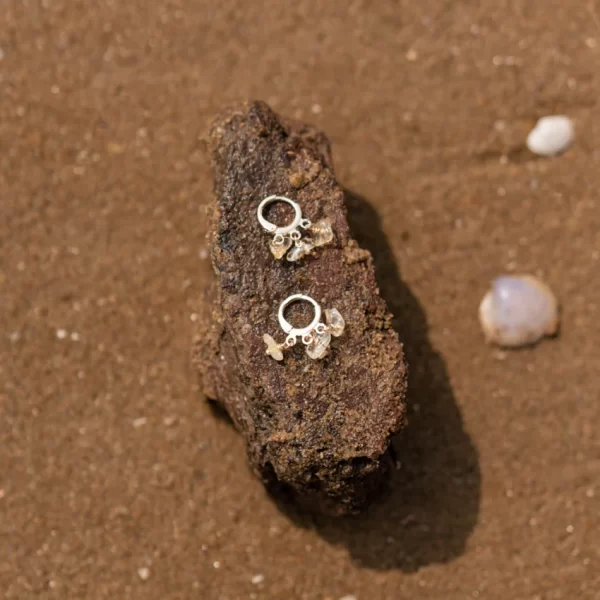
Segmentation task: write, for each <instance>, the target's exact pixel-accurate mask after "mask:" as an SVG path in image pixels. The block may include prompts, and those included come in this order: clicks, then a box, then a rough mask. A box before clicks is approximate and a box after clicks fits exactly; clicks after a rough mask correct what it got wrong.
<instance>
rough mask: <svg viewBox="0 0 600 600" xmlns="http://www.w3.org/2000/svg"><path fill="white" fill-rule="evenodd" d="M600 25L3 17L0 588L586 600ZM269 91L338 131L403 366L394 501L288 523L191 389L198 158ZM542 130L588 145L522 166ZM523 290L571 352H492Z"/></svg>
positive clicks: (490, 15)
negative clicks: (500, 312) (553, 304)
mask: <svg viewBox="0 0 600 600" xmlns="http://www.w3.org/2000/svg"><path fill="white" fill-rule="evenodd" d="M599 15H600V5H599V4H598V2H594V1H584V0H576V1H573V2H569V3H566V2H563V1H560V0H548V1H546V2H543V3H542V2H537V3H532V2H517V1H515V2H493V1H491V0H483V1H482V2H446V1H443V2H442V1H433V0H424V1H421V2H408V1H405V2H400V3H393V4H392V3H366V2H352V3H349V2H328V3H319V2H308V1H301V2H295V3H277V2H266V3H264V4H263V3H258V2H256V3H253V2H221V3H212V2H191V1H183V0H169V1H167V0H165V1H163V2H158V1H154V0H131V1H130V2H114V1H109V0H106V1H103V2H86V1H83V0H79V1H76V0H28V1H17V0H4V2H3V4H2V10H1V13H0V48H1V49H2V51H1V52H0V148H1V152H0V203H1V204H0V207H1V208H0V217H1V218H0V248H1V254H0V465H1V467H0V597H2V598H7V599H19V600H21V599H29V598H61V599H63V598H92V599H95V598H111V599H115V598H119V599H121V598H136V599H137V598H143V599H154V598H157V599H187V598H194V599H195V598H199V599H209V600H212V599H215V600H236V599H247V598H250V599H257V600H263V599H269V600H270V599H278V600H279V599H282V600H287V599H291V600H295V599H302V600H325V599H329V600H339V599H340V598H342V597H344V596H353V597H355V598H356V599H357V600H380V599H382V600H383V599H385V600H388V599H392V600H393V599H402V598H419V599H425V600H431V599H440V600H454V599H455V598H456V599H464V598H492V599H495V598H502V599H503V600H506V599H509V600H514V599H521V598H523V599H525V598H527V599H532V600H533V599H534V598H537V599H539V600H546V599H555V598H565V599H567V600H575V599H580V598H582V599H587V598H599V597H600V575H599V573H600V568H599V567H600V501H599V499H600V486H599V484H598V481H599V475H600V445H599V441H598V440H599V438H598V433H597V423H598V419H599V416H600V404H599V402H598V401H599V392H598V388H599V382H600V381H599V379H600V378H599V375H598V345H599V341H600V319H599V318H598V314H599V301H598V298H599V296H600V277H599V276H598V271H599V268H600V234H599V231H600V210H599V206H598V202H599V200H598V189H599V188H600V169H599V168H598V166H599V161H600V150H599V149H598V148H596V146H597V141H598V139H600V138H599V133H600V126H599V124H600V115H599V111H598V97H599V95H600V84H599V79H598V72H599V68H598V67H599V66H600V21H599ZM244 98H260V99H263V100H265V101H267V102H268V103H269V104H270V105H271V106H272V107H273V108H274V109H275V110H276V111H278V112H280V113H282V114H284V115H286V116H289V117H295V118H299V119H304V120H308V121H310V122H312V123H314V124H315V125H317V126H318V127H319V128H321V129H323V130H324V131H326V132H327V133H328V135H329V136H330V138H331V140H332V144H333V152H334V158H335V162H336V169H337V174H338V176H339V179H340V181H341V182H342V183H343V185H344V186H345V187H346V188H348V189H349V190H351V191H352V192H353V194H354V195H353V197H352V198H351V199H350V201H349V206H350V209H351V219H352V220H353V221H354V223H355V228H356V229H357V230H358V234H357V236H358V237H359V238H360V239H361V242H362V243H363V245H365V246H366V247H368V248H369V249H371V251H372V252H373V253H374V255H375V258H376V265H377V271H378V276H379V280H380V286H381V289H382V293H383V294H384V296H385V297H386V299H387V300H388V303H389V305H390V308H391V309H392V311H393V312H394V314H395V316H396V325H397V327H398V330H399V332H400V336H401V338H402V341H403V342H404V344H405V347H406V352H407V355H408V359H409V362H410V366H411V381H410V398H409V400H410V403H411V409H410V425H409V428H408V430H407V431H406V434H405V435H404V437H403V438H401V439H399V440H397V443H396V450H397V452H398V458H399V465H398V466H399V469H398V471H397V474H396V478H395V480H394V481H395V483H394V486H393V489H392V490H391V492H390V494H389V496H388V497H387V498H386V499H385V500H383V501H382V502H381V503H380V504H379V505H377V506H376V507H374V508H373V510H371V511H370V512H369V513H368V514H367V515H365V516H364V517H361V518H358V519H354V520H347V521H342V522H337V521H332V520H327V519H323V518H310V517H308V516H306V515H299V514H294V513H293V511H281V510H280V509H279V508H278V507H277V505H276V504H275V503H274V502H273V501H272V500H271V499H270V498H269V496H268V495H267V493H266V492H265V491H264V489H263V488H262V486H261V484H260V483H259V482H258V481H257V480H256V479H255V478H254V476H253V475H252V474H251V473H250V472H249V470H248V468H247V465H246V462H245V456H244V446H243V442H242V440H241V439H240V438H239V436H238V435H237V434H236V432H235V431H234V430H233V429H232V428H231V426H230V425H229V424H228V423H227V422H226V421H225V420H224V419H221V418H219V417H218V416H216V415H215V414H214V413H213V411H211V410H210V408H209V407H208V406H207V404H206V403H205V402H204V399H203V398H202V397H201V395H200V392H199V385H198V381H197V379H196V375H195V373H194V372H193V370H192V368H191V366H190V345H191V338H192V326H193V321H194V319H195V318H196V316H195V315H196V312H195V311H196V310H197V309H196V301H197V299H198V297H199V296H200V294H201V291H202V289H203V288H204V285H205V283H206V281H207V279H208V277H210V274H211V269H210V265H209V264H208V260H207V252H206V242H205V239H204V234H205V232H206V216H205V207H206V205H207V204H208V203H209V202H210V201H211V187H212V183H211V177H210V172H209V170H208V164H207V160H206V157H205V155H204V152H203V147H202V143H201V136H202V134H203V133H204V131H205V130H206V126H207V123H208V121H209V120H210V119H211V118H212V116H213V115H214V114H215V113H216V112H217V111H218V110H220V109H221V108H222V107H223V106H224V105H225V104H227V103H229V102H231V101H234V100H238V99H244ZM545 114H566V115H568V116H569V117H571V118H572V119H573V120H574V122H575V126H576V140H575V142H574V144H573V146H572V147H571V148H570V149H569V150H568V151H567V152H566V153H565V154H564V155H562V156H560V157H556V158H552V159H542V158H538V157H535V156H533V155H531V154H530V153H529V152H528V151H527V150H526V149H525V146H524V143H525V139H526V136H527V133H528V132H529V131H530V129H531V128H532V127H533V125H534V124H535V122H536V121H537V119H538V118H539V117H541V116H544V115H545ZM504 272H525V273H532V274H536V275H538V276H541V277H542V278H543V279H544V280H545V281H547V283H548V284H549V285H550V286H551V287H552V289H553V290H554V291H555V292H556V294H557V296H558V297H559V299H560V301H561V304H562V307H563V311H562V326H561V331H560V335H559V337H558V338H556V339H554V340H547V341H544V342H543V343H542V344H540V345H539V346H537V347H535V348H531V349H526V350H522V351H516V352H504V351H500V350H498V349H494V348H492V347H489V346H487V345H486V344H485V343H484V341H483V336H482V333H481V331H480V328H479V324H478V322H477V306H478V304H479V301H480V300H481V298H482V296H483V294H484V293H485V291H486V289H487V286H488V283H489V281H490V280H491V279H492V278H493V277H495V276H496V275H498V274H500V273H504Z"/></svg>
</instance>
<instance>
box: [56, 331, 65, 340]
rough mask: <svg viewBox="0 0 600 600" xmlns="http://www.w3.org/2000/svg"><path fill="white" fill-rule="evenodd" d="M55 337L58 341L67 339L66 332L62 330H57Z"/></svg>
mask: <svg viewBox="0 0 600 600" xmlns="http://www.w3.org/2000/svg"><path fill="white" fill-rule="evenodd" d="M56 337H57V338H58V339H59V340H64V339H65V338H66V337H67V332H66V330H64V329H57V330H56Z"/></svg>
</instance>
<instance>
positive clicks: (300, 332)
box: [277, 294, 321, 337]
mask: <svg viewBox="0 0 600 600" xmlns="http://www.w3.org/2000/svg"><path fill="white" fill-rule="evenodd" d="M294 302H309V303H310V304H312V305H313V308H314V310H315V316H314V317H313V320H312V321H311V322H310V325H307V326H306V327H294V326H293V325H292V324H291V323H289V322H288V321H287V320H286V318H285V317H284V316H283V312H284V311H285V309H286V308H287V307H288V306H289V305H290V304H293V303H294ZM277 319H278V320H279V325H281V329H283V331H284V332H285V333H287V334H288V337H303V336H304V335H306V334H308V333H310V332H311V331H312V330H313V329H314V328H315V327H316V326H317V325H318V324H319V321H320V320H321V307H320V305H319V303H318V302H316V301H315V300H313V299H312V298H311V297H310V296H305V295H304V294H294V295H292V296H288V297H287V298H286V299H285V300H284V301H283V302H282V303H281V304H280V305H279V312H278V313H277Z"/></svg>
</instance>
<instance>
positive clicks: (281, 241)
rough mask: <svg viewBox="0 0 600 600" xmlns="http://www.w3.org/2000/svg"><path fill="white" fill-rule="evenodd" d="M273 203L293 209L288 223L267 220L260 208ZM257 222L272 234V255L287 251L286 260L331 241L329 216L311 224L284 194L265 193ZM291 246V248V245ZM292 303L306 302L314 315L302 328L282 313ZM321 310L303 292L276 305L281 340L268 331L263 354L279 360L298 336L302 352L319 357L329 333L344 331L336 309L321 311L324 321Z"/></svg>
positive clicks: (325, 350) (283, 254) (298, 256)
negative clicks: (277, 339) (322, 318)
mask: <svg viewBox="0 0 600 600" xmlns="http://www.w3.org/2000/svg"><path fill="white" fill-rule="evenodd" d="M274 202H284V203H286V204H289V205H290V206H291V207H292V208H293V209H294V218H293V220H292V222H291V223H289V224H288V225H283V226H278V225H275V224H274V223H271V222H269V221H267V219H266V218H265V216H264V211H265V209H266V207H267V206H269V205H270V204H272V203H274ZM257 215H258V222H259V223H260V224H261V226H262V228H263V229H264V230H265V231H266V232H267V233H271V234H273V239H272V240H271V242H270V244H269V248H270V250H271V253H272V254H273V256H274V257H275V258H276V259H277V260H280V259H281V258H283V257H284V256H285V255H286V253H287V252H288V250H290V248H291V250H290V252H289V253H288V254H287V257H286V258H287V260H288V261H290V262H296V261H298V260H300V259H301V258H303V257H304V256H307V255H309V254H310V253H311V252H312V251H313V250H314V249H315V248H317V247H319V246H324V245H326V244H329V243H330V242H332V241H333V230H332V228H331V221H330V220H329V219H321V220H320V221H317V222H316V223H314V224H313V223H312V222H311V221H310V220H309V219H306V218H304V217H303V216H302V209H301V208H300V205H299V204H298V203H297V202H294V201H293V200H290V199H289V198H286V197H285V196H268V197H267V198H265V199H264V200H263V201H262V202H261V203H260V204H259V206H258V211H257ZM301 230H304V231H309V232H310V233H311V234H312V237H304V238H303V236H302V232H301ZM292 246H293V248H292ZM295 302H308V303H309V304H311V305H312V307H313V311H314V315H313V318H312V321H311V322H310V323H309V325H307V326H306V327H294V326H293V325H292V324H291V323H289V321H287V319H286V318H285V316H284V312H285V309H286V308H287V307H288V306H289V305H290V304H293V303H295ZM322 314H323V311H322V309H321V306H320V305H319V303H318V302H317V301H316V300H314V299H313V298H311V297H310V296H306V295H304V294H293V295H291V296H288V297H287V298H286V299H285V300H284V301H283V302H282V303H281V304H280V305H279V312H278V314H277V319H278V321H279V325H280V326H281V329H282V330H283V332H284V333H285V334H286V338H285V342H283V343H281V344H278V343H277V342H276V341H275V340H274V339H273V338H272V337H271V336H270V335H269V334H268V333H265V335H264V336H263V340H264V342H265V344H266V346H267V354H268V355H269V356H271V357H272V358H274V359H275V360H277V361H280V360H283V351H284V350H287V349H288V348H291V347H292V346H295V345H296V343H297V341H298V339H300V340H301V341H302V343H303V344H304V345H305V346H306V354H307V355H308V356H309V357H310V358H313V359H315V360H318V359H320V358H323V357H324V356H325V355H326V354H327V351H328V349H329V344H330V343H331V336H334V337H338V336H340V335H342V333H343V332H344V328H345V327H346V323H345V321H344V318H343V317H342V315H341V314H340V312H339V310H337V308H331V309H326V310H325V321H326V323H323V322H322V320H321V316H322Z"/></svg>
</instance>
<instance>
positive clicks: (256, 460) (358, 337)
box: [193, 102, 407, 515]
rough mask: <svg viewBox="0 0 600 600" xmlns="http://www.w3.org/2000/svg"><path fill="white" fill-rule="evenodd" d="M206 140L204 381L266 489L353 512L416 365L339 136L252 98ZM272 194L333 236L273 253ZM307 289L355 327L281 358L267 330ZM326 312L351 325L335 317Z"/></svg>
mask: <svg viewBox="0 0 600 600" xmlns="http://www.w3.org/2000/svg"><path fill="white" fill-rule="evenodd" d="M207 146H208V150H209V152H210V156H211V163H212V169H213V174H214V181H215V201H214V205H213V207H212V209H211V211H210V213H211V224H210V231H209V242H210V247H211V257H212V263H213V267H214V272H215V279H214V282H213V284H212V287H211V288H209V289H208V290H207V291H206V294H205V298H204V302H203V304H202V306H201V309H200V310H199V311H198V313H199V314H198V319H197V321H196V325H197V331H196V335H195V341H194V353H193V355H194V364H195V365H196V366H197V369H198V371H199V373H200V375H201V378H202V385H203V390H204V393H205V395H206V396H207V397H208V398H209V399H211V400H214V401H216V402H218V403H220V404H221V405H222V406H223V407H224V408H225V410H226V411H227V412H228V414H229V415H230V416H231V419H232V420H233V423H234V424H235V426H236V428H237V429H238V430H239V431H240V433H241V434H242V435H243V436H244V438H245V441H246V445H247V453H248V459H249V462H250V465H251V467H252V468H253V470H254V472H255V473H256V474H257V475H258V476H259V477H260V478H261V479H262V481H263V482H264V483H265V484H266V485H267V486H268V487H269V489H271V490H272V491H274V492H276V493H280V492H285V496H286V498H292V499H295V500H296V501H297V502H298V503H301V504H304V505H308V506H310V507H311V508H313V509H317V510H320V511H322V512H326V513H329V514H335V515H343V514H349V513H356V512H358V511H360V510H361V509H364V508H365V507H366V506H367V505H368V504H369V503H370V502H372V501H373V500H374V499H375V498H376V497H377V495H378V494H379V492H380V490H381V489H382V487H383V486H384V484H385V482H386V481H387V480H388V478H389V475H390V472H391V466H392V460H391V451H390V440H391V437H392V436H393V435H394V434H395V433H397V432H398V431H399V430H400V429H401V428H402V426H403V424H404V417H405V402H404V396H405V391H406V376H407V365H406V363H405V361H404V355H403V351H402V345H401V344H400V343H399V341H398V337H397V335H396V333H395V331H394V329H393V328H392V325H391V315H390V313H389V312H388V309H387V306H386V304H385V302H384V301H383V300H382V298H381V297H380V296H379V292H378V289H377V285H376V281H375V273H374V268H373V264H372V259H371V256H370V254H369V253H368V252H367V251H365V250H360V249H359V248H358V245H357V244H356V242H355V241H354V240H353V239H352V238H351V236H350V233H349V230H348V223H347V220H346V209H345V206H344V194H343V190H342V189H341V188H340V186H339V185H338V184H337V182H336V179H335V174H334V171H333V167H332V160H331V154H330V149H329V143H328V140H327V138H326V137H325V135H324V134H322V133H320V132H318V131H316V130H315V129H313V128H311V127H309V126H307V125H304V124H301V123H297V122H289V121H286V120H283V119H281V118H279V117H278V116H276V115H275V114H274V113H273V112H272V111H271V109H270V108H269V107H268V106H267V105H266V104H264V103H262V102H253V103H246V104H243V105H239V106H236V107H234V108H232V109H230V110H228V111H226V112H225V113H223V114H222V115H221V116H219V117H218V118H217V119H216V120H215V121H214V123H213V125H212V127H211V129H210V132H209V134H208V136H207ZM299 182H301V184H300V183H299ZM270 194H282V195H285V196H288V197H290V198H292V199H294V200H296V201H297V202H298V203H299V204H300V205H301V206H302V211H303V214H304V215H305V216H306V218H308V219H310V220H311V221H312V222H313V223H317V222H319V221H320V220H322V219H328V220H329V223H330V225H331V229H332V232H333V236H334V239H335V241H332V243H331V244H329V245H326V246H323V247H322V248H321V249H320V252H319V253H318V254H317V253H314V254H310V255H309V256H304V258H303V260H302V261H299V262H288V261H278V260H275V259H274V257H273V255H272V254H271V251H270V249H269V247H268V245H267V244H265V243H264V237H263V230H262V228H261V227H260V225H259V223H258V220H257V218H256V210H257V207H258V204H259V203H260V201H261V200H262V199H263V198H265V197H266V196H268V195H270ZM280 208H281V207H280V206H278V205H274V206H273V212H274V213H275V215H274V217H276V218H279V219H280V220H282V221H285V213H279V214H276V213H277V211H278V210H280ZM325 236H326V237H329V236H328V234H327V232H325ZM359 255H360V260H357V258H356V257H357V256H359ZM297 293H303V294H308V295H310V296H312V297H313V298H314V299H315V300H316V301H317V302H319V304H321V306H322V307H323V308H324V309H325V308H327V307H336V308H337V309H338V314H339V315H340V316H341V315H343V319H342V321H343V320H344V319H345V329H343V333H344V335H343V336H341V337H339V338H335V340H334V341H332V342H331V344H332V347H333V351H331V352H329V353H327V355H326V356H324V357H323V358H321V360H312V359H311V358H309V357H308V356H307V355H306V352H305V348H306V346H304V345H303V344H296V346H294V347H292V348H289V349H287V350H286V352H285V357H284V359H283V361H280V362H277V361H274V360H273V359H272V358H271V356H269V355H267V354H266V353H265V345H264V344H265V341H267V344H268V340H267V338H266V337H265V334H266V333H268V334H269V337H270V334H274V333H275V332H280V331H281V330H280V327H279V324H278V321H277V311H278V307H279V304H280V303H281V302H282V301H283V300H284V299H285V298H286V297H288V296H290V295H292V294H297ZM305 309H306V312H303V311H304V310H305ZM294 310H295V311H296V313H295V314H291V315H290V318H293V319H294V320H296V321H299V322H300V321H302V318H304V319H308V318H309V317H310V314H309V312H310V307H309V306H308V305H307V304H306V303H296V304H294V305H291V306H290V308H289V311H290V313H294ZM311 314H312V313H311ZM332 319H333V320H332ZM329 321H330V323H332V324H333V323H334V322H335V326H336V332H338V331H340V332H341V330H342V327H343V326H342V323H341V322H340V321H339V319H338V318H337V315H331V314H330V316H329ZM307 322H308V321H307ZM328 338H329V340H331V336H330V335H328ZM263 340H264V341H263ZM275 346H276V344H275V342H273V344H272V345H271V347H272V350H273V354H274V358H276V359H278V360H279V354H277V351H276V349H275Z"/></svg>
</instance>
